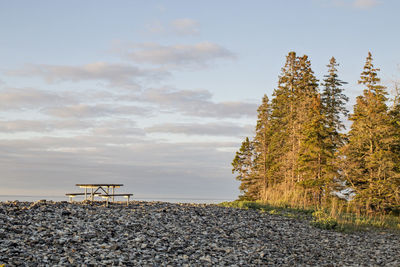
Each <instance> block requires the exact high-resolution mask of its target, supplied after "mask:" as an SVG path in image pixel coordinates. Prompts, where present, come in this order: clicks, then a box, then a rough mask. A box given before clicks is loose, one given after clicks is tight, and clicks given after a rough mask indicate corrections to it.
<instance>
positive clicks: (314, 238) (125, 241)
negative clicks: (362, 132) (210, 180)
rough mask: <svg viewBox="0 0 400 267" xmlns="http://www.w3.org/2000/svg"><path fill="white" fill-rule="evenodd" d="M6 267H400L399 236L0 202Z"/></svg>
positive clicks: (218, 214) (165, 209)
mask: <svg viewBox="0 0 400 267" xmlns="http://www.w3.org/2000/svg"><path fill="white" fill-rule="evenodd" d="M0 218H1V219H0V242H1V245H0V265H1V264H5V266H102V265H104V266H274V265H278V266H288V265H291V266H400V236H399V235H398V234H393V233H378V232H372V231H371V232H357V233H352V234H345V233H339V232H334V231H327V230H321V229H318V228H315V227H313V226H311V225H310V224H309V222H307V221H301V220H297V219H292V218H286V217H282V216H276V215H271V214H268V213H259V212H257V211H254V210H239V209H234V208H225V207H219V206H216V205H204V204H173V203H163V202H136V201H132V202H130V204H129V206H126V205H123V204H112V205H110V206H109V207H104V206H102V203H94V204H93V205H89V204H83V203H67V202H49V201H47V202H46V201H38V202H35V203H32V202H1V203H0Z"/></svg>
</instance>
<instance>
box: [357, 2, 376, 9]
mask: <svg viewBox="0 0 400 267" xmlns="http://www.w3.org/2000/svg"><path fill="white" fill-rule="evenodd" d="M380 4H381V2H380V1H378V0H355V1H354V2H353V6H354V7H355V8H360V9H368V8H372V7H375V6H377V5H380Z"/></svg>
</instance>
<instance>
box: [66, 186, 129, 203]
mask: <svg viewBox="0 0 400 267" xmlns="http://www.w3.org/2000/svg"><path fill="white" fill-rule="evenodd" d="M76 186H78V187H80V188H84V189H85V192H84V193H81V192H80V193H66V194H65V195H66V196H68V197H69V201H70V202H72V199H73V198H74V197H76V196H85V200H89V199H90V201H91V202H92V203H93V201H94V197H95V196H98V197H101V198H104V199H105V201H106V206H108V202H109V199H110V198H111V200H112V202H114V197H118V196H122V197H125V198H126V199H127V201H126V205H128V204H129V198H130V197H131V196H133V194H115V188H119V187H121V186H123V184H76ZM88 189H90V192H88ZM110 189H111V190H112V191H111V192H110Z"/></svg>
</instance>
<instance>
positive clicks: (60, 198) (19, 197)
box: [0, 195, 233, 204]
mask: <svg viewBox="0 0 400 267" xmlns="http://www.w3.org/2000/svg"><path fill="white" fill-rule="evenodd" d="M41 199H46V200H52V201H68V197H67V196H25V195H0V201H14V200H18V201H30V202H34V201H37V200H41ZM82 199H83V198H82V197H75V198H74V201H81V200H82ZM97 200H101V199H97ZM116 200H121V201H125V200H126V199H125V198H117V199H116ZM131 200H138V201H162V202H171V203H197V204H216V203H221V202H224V201H233V199H212V198H140V197H139V198H136V197H133V198H131Z"/></svg>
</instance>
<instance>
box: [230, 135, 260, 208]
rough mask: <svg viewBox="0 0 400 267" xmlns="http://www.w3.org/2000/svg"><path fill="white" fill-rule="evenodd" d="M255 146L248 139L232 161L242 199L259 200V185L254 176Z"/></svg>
mask: <svg viewBox="0 0 400 267" xmlns="http://www.w3.org/2000/svg"><path fill="white" fill-rule="evenodd" d="M253 161H254V146H253V142H251V141H250V140H249V138H248V137H246V139H245V140H244V141H243V142H242V145H241V147H240V149H239V151H237V152H236V156H235V158H234V159H233V161H232V167H233V168H232V173H236V174H237V176H236V180H238V181H240V182H241V184H240V186H239V189H240V191H241V192H242V193H243V195H242V196H240V197H239V198H240V199H246V200H256V199H259V183H258V181H256V179H254V178H255V176H254V165H253Z"/></svg>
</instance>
